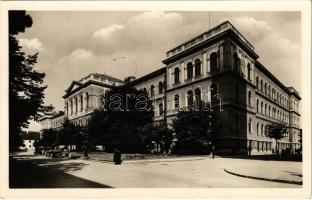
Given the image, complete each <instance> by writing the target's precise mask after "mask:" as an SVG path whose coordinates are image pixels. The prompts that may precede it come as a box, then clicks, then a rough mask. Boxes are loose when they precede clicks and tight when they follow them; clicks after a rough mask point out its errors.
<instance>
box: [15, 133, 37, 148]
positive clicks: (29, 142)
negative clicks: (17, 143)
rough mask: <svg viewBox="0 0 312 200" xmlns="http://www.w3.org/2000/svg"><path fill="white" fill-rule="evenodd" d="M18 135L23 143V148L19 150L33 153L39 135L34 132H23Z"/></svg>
mask: <svg viewBox="0 0 312 200" xmlns="http://www.w3.org/2000/svg"><path fill="white" fill-rule="evenodd" d="M20 135H21V139H22V141H23V146H21V147H20V149H21V150H26V151H34V150H35V146H34V144H35V142H36V141H38V140H39V139H40V133H39V132H35V131H27V132H26V131H23V132H21V134H20Z"/></svg>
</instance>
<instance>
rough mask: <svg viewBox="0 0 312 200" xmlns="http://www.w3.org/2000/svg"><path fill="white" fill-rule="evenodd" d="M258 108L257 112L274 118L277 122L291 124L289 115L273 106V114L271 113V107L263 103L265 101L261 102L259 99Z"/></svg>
mask: <svg viewBox="0 0 312 200" xmlns="http://www.w3.org/2000/svg"><path fill="white" fill-rule="evenodd" d="M256 108H257V112H258V113H260V114H263V115H265V116H268V117H272V118H274V119H276V120H280V121H284V122H286V123H289V115H288V114H287V113H286V112H284V111H281V110H279V109H276V108H275V107H273V106H272V112H271V105H268V104H267V103H263V101H261V102H260V101H259V99H257V107H256Z"/></svg>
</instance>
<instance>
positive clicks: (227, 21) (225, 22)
mask: <svg viewBox="0 0 312 200" xmlns="http://www.w3.org/2000/svg"><path fill="white" fill-rule="evenodd" d="M227 23H228V24H230V25H231V26H232V27H233V29H234V30H235V31H237V33H238V34H239V35H240V36H241V37H242V38H244V39H245V40H246V41H247V43H248V45H250V46H251V47H252V50H253V51H254V46H253V45H252V44H251V43H250V42H249V41H248V40H247V39H246V38H245V37H244V36H243V34H241V32H239V31H238V30H237V28H235V26H234V25H233V24H232V23H231V22H230V21H229V20H226V21H224V22H222V23H220V24H218V25H216V26H214V27H213V28H210V29H209V30H207V31H205V32H203V33H201V34H198V35H196V36H195V37H192V38H191V39H189V40H187V41H186V42H183V43H180V44H179V45H177V46H175V47H174V48H172V49H170V50H168V51H167V52H166V53H169V52H170V51H173V50H174V49H176V48H178V47H180V46H183V45H185V44H187V43H189V42H191V41H193V40H194V39H196V38H198V37H200V36H202V35H205V34H207V33H209V32H211V31H213V30H214V29H216V28H218V27H219V26H222V25H224V24H227Z"/></svg>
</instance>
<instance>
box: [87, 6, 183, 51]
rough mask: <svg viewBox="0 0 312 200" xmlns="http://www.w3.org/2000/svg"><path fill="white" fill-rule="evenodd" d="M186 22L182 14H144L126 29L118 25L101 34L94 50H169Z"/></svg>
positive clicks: (97, 32) (127, 24) (96, 40)
mask: <svg viewBox="0 0 312 200" xmlns="http://www.w3.org/2000/svg"><path fill="white" fill-rule="evenodd" d="M182 22H183V17H182V15H181V14H179V13H174V12H161V11H158V12H155V11H151V12H144V13H141V14H139V15H136V16H133V17H131V18H129V20H128V21H126V22H125V23H124V24H122V25H116V24H114V25H111V26H109V27H104V28H102V29H100V30H97V31H96V32H95V33H94V34H93V41H92V44H91V46H92V47H93V48H94V51H95V52H101V53H114V52H116V51H120V50H124V51H140V52H142V51H146V50H149V49H151V48H158V50H162V49H168V48H169V47H171V45H173V42H172V41H173V40H174V37H169V36H173V35H176V34H175V33H176V32H177V31H178V29H179V28H180V27H181V24H182ZM100 36H101V37H100ZM170 38H171V40H170ZM159 48H161V49H159ZM163 51H164V52H165V50H163Z"/></svg>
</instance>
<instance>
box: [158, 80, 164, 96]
mask: <svg viewBox="0 0 312 200" xmlns="http://www.w3.org/2000/svg"><path fill="white" fill-rule="evenodd" d="M163 90H164V86H163V82H161V81H160V82H159V83H158V93H159V94H162V93H163Z"/></svg>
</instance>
